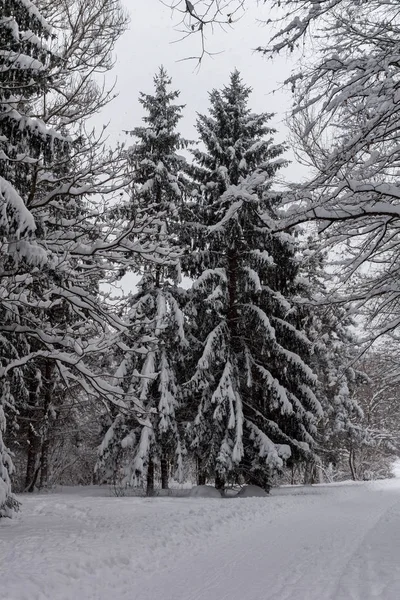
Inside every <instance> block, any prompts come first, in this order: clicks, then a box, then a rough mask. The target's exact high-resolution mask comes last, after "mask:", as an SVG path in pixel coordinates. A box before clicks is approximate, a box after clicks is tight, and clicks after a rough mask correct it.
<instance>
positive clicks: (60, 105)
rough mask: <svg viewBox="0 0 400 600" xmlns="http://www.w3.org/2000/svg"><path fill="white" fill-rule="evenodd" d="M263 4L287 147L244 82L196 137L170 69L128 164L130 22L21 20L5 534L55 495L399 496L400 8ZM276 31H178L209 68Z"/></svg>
mask: <svg viewBox="0 0 400 600" xmlns="http://www.w3.org/2000/svg"><path fill="white" fill-rule="evenodd" d="M264 4H265V5H267V8H268V9H269V11H270V12H269V13H268V14H269V18H270V19H271V22H270V23H269V24H268V25H266V26H265V27H264V28H263V29H258V30H257V31H258V32H259V40H257V41H256V42H255V43H257V44H259V46H260V47H259V48H258V53H259V54H260V55H263V56H265V57H268V59H269V60H265V61H263V62H262V63H260V67H259V69H260V71H259V80H260V85H261V83H262V80H263V78H264V77H267V76H268V75H267V73H268V69H269V68H270V65H272V64H274V61H276V60H278V61H279V60H281V59H280V58H279V57H280V56H281V55H282V54H285V53H288V54H289V55H290V53H292V54H293V61H292V68H293V70H292V72H291V74H290V76H289V77H288V80H287V82H286V85H287V86H288V89H289V90H290V94H291V104H292V108H291V111H290V116H289V118H288V123H287V126H288V130H289V133H288V136H287V140H286V141H284V142H281V141H280V140H281V138H282V136H281V134H280V133H279V132H277V131H276V130H275V129H274V127H273V125H272V123H273V119H274V117H273V115H272V114H271V112H272V111H271V110H270V107H269V106H268V96H266V97H265V106H264V108H263V111H265V112H262V111H255V110H254V108H253V105H252V90H251V88H250V87H249V86H248V82H247V81H246V72H245V71H243V72H239V71H238V70H237V69H235V68H233V69H231V72H226V73H223V74H222V73H221V74H220V80H219V83H218V86H216V87H215V88H211V89H209V90H208V92H209V97H208V106H207V109H206V110H205V111H201V112H200V113H199V114H198V115H197V118H196V119H195V123H194V125H195V127H196V129H195V131H196V136H195V139H191V140H187V139H185V136H184V135H183V134H182V133H181V119H182V117H183V115H184V114H185V111H186V110H187V108H186V107H185V105H184V102H183V100H182V99H181V98H182V97H184V96H185V90H184V89H182V90H177V89H176V86H175V85H174V81H173V80H172V79H171V77H170V76H169V74H168V65H167V64H164V65H163V66H160V67H159V68H158V69H157V71H156V72H155V74H154V78H153V80H151V77H150V78H149V81H148V82H147V83H146V85H145V86H144V87H143V90H142V93H141V94H140V97H139V102H140V105H141V110H142V115H143V117H142V118H141V119H140V118H139V119H138V121H137V123H136V124H135V125H134V126H133V127H129V126H128V127H127V129H128V131H127V132H124V131H122V129H123V127H122V128H121V132H119V133H120V135H119V137H118V139H121V140H124V143H121V144H120V143H117V142H115V136H114V137H113V136H111V137H110V138H108V137H107V136H108V133H107V128H106V127H102V126H100V127H99V126H98V123H99V122H101V120H102V118H103V117H102V116H101V115H104V114H110V115H112V114H113V112H112V110H113V109H109V108H107V106H111V107H112V102H113V98H114V95H115V92H117V91H118V82H117V83H116V85H115V86H113V84H112V83H111V84H110V81H112V79H113V77H112V73H113V64H114V58H115V57H114V49H115V45H116V43H117V41H118V39H119V38H120V36H121V35H122V34H123V33H124V32H125V31H127V30H128V28H129V19H128V14H127V11H126V10H125V9H124V7H123V6H122V5H121V3H120V0H57V2H55V1H54V0H35V1H34V2H31V1H30V0H0V40H1V51H0V69H1V86H0V236H1V238H0V239H1V241H0V243H1V252H0V349H1V351H0V516H11V514H12V513H13V511H14V510H17V509H18V502H17V501H16V499H15V496H14V494H13V492H22V491H28V492H31V491H33V490H36V489H38V488H39V489H42V488H48V487H52V486H54V485H56V484H89V483H92V482H95V483H106V484H109V485H110V486H112V488H113V489H114V491H115V493H117V494H124V493H129V490H132V489H134V488H135V489H136V488H139V489H140V490H143V491H144V492H146V493H147V494H149V495H152V494H154V493H156V492H157V490H158V489H159V488H164V489H166V488H168V487H169V486H175V485H177V484H178V483H179V482H188V481H189V482H192V483H195V482H196V481H197V482H198V483H200V484H201V483H205V482H209V483H211V484H213V485H215V486H216V487H217V488H218V489H221V490H222V489H223V488H225V487H226V486H230V485H238V484H243V483H251V484H257V485H259V486H261V487H263V488H265V489H268V488H269V487H270V486H271V485H278V484H279V483H299V482H306V483H313V482H317V481H335V480H342V479H348V478H349V477H351V478H353V479H369V478H375V477H376V478H381V477H387V476H390V473H391V467H392V464H393V462H394V460H395V459H396V457H397V455H398V453H399V434H398V427H399V423H400V405H399V401H398V393H397V389H398V380H399V374H400V371H399V367H400V362H399V349H398V336H399V329H398V326H399V323H400V313H399V300H400V295H399V292H400V287H399V272H398V252H399V242H400V238H399V223H400V219H399V217H400V208H399V198H400V188H399V187H398V171H397V169H398V168H399V145H398V123H399V111H400V79H399V75H398V65H399V55H400V42H399V40H400V36H399V33H400V31H399V29H400V14H399V11H398V3H397V2H394V1H393V2H390V1H385V2H382V1H380V0H369V1H368V2H366V1H364V0H359V1H357V2H354V0H353V1H351V2H350V1H349V0H330V1H329V2H313V1H311V0H310V1H308V0H283V1H282V0H281V1H280V2H274V1H273V0H271V1H270V2H266V3H264ZM155 6H156V10H158V11H160V14H161V13H164V14H165V10H166V7H165V4H164V6H163V4H162V3H156V4H155ZM262 8H265V7H261V6H259V5H258V4H257V3H255V2H250V0H248V1H247V2H246V1H243V0H242V1H240V0H231V1H229V0H227V2H226V3H224V4H223V3H221V2H219V0H206V1H199V2H197V3H193V4H192V3H190V2H186V1H181V2H179V1H177V2H176V3H174V9H173V11H172V17H173V21H172V22H171V33H172V32H173V25H174V24H175V25H176V32H177V33H179V35H180V36H181V37H182V38H183V40H182V42H181V43H182V55H183V57H184V56H185V55H184V48H185V47H184V43H185V41H187V40H188V39H189V40H193V42H194V48H195V51H196V52H195V55H194V56H193V63H192V64H193V68H194V69H196V68H200V69H205V68H208V67H206V66H205V65H206V63H207V61H211V60H212V58H211V57H210V56H209V53H210V52H211V50H210V46H209V45H208V44H215V41H214V38H213V34H214V37H215V36H216V32H217V33H218V32H220V31H221V30H224V29H228V30H229V29H230V28H231V27H233V28H235V25H236V24H237V20H238V19H239V18H240V17H241V16H243V15H245V14H246V13H245V11H246V10H247V9H248V10H249V11H250V12H251V11H253V12H255V14H257V11H258V10H260V11H261V10H262ZM132 18H134V14H133V17H132ZM152 18H153V28H154V30H157V16H156V14H154V15H153V17H152ZM225 39H228V36H227V37H226V38H225V37H223V36H222V37H221V36H220V37H219V38H218V40H219V42H220V43H221V44H222V45H223V43H224V40H225ZM278 55H279V56H278ZM277 56H278V58H276V57H277ZM186 57H187V58H190V57H191V55H188V56H186ZM135 60H140V58H137V57H135V58H133V59H132V66H131V68H132V71H133V73H134V71H135ZM250 60H254V61H256V60H259V58H258V55H255V56H253V58H251V59H250ZM163 62H164V61H163V55H162V54H160V58H159V64H160V65H161V64H162V63H163ZM217 64H218V56H216V57H214V61H213V66H215V65H217ZM192 76H193V77H196V74H195V73H194V74H193V75H192ZM187 86H188V88H189V87H190V80H187ZM107 111H109V112H107ZM110 111H111V112H110ZM191 113H192V114H193V107H191ZM117 118H120V117H118V116H117V115H116V119H117ZM281 118H283V115H282V116H281ZM115 122H116V121H114V125H112V123H111V124H110V127H111V129H112V127H113V126H114V127H115ZM129 122H130V120H129ZM94 123H95V124H96V127H95V128H93V124H94ZM289 159H290V160H291V161H294V162H295V163H299V164H302V165H303V167H302V170H301V172H302V173H303V174H305V178H304V177H303V176H302V177H299V178H298V179H299V180H298V181H297V182H294V183H289V181H288V179H287V178H286V179H284V178H283V174H284V173H285V168H286V166H287V163H288V160H289ZM299 171H300V170H299ZM291 172H292V173H296V172H298V171H296V170H292V171H291ZM300 179H301V180H300ZM127 281H130V282H132V281H135V282H137V285H136V286H135V287H134V286H132V285H130V288H131V289H130V290H129V286H128V285H127V284H126V282H127ZM124 282H125V283H124ZM121 290H122V291H123V292H124V293H122V291H121Z"/></svg>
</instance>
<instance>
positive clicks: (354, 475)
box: [349, 448, 357, 481]
mask: <svg viewBox="0 0 400 600" xmlns="http://www.w3.org/2000/svg"><path fill="white" fill-rule="evenodd" d="M355 458H356V457H355V451H354V449H353V448H351V450H350V452H349V467H350V472H351V478H352V480H353V481H357V471H356V464H355Z"/></svg>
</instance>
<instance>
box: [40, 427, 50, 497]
mask: <svg viewBox="0 0 400 600" xmlns="http://www.w3.org/2000/svg"><path fill="white" fill-rule="evenodd" d="M49 450H50V440H49V438H48V437H46V439H45V440H44V441H43V443H42V454H41V456H40V483H39V486H40V488H45V487H47V485H48V483H49Z"/></svg>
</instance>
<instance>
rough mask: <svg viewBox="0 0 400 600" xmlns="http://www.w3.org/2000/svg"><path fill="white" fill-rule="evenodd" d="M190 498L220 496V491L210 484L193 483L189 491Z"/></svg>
mask: <svg viewBox="0 0 400 600" xmlns="http://www.w3.org/2000/svg"><path fill="white" fill-rule="evenodd" d="M189 496H191V497H192V498H221V494H220V492H219V491H218V490H217V489H216V488H215V487H214V486H212V485H195V486H194V487H192V489H191V490H190V491H189Z"/></svg>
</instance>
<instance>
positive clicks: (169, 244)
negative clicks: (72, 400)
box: [102, 68, 187, 494]
mask: <svg viewBox="0 0 400 600" xmlns="http://www.w3.org/2000/svg"><path fill="white" fill-rule="evenodd" d="M170 84H171V79H170V78H169V77H168V75H167V73H166V72H165V70H164V69H163V68H160V70H159V72H158V74H157V75H156V76H155V78H154V87H155V90H154V94H143V93H142V94H141V95H140V98H139V101H140V103H141V104H142V106H143V108H144V109H145V111H146V114H145V116H144V118H143V121H144V125H143V126H142V127H137V128H136V129H134V130H133V131H132V135H133V136H134V137H135V138H136V139H137V140H138V141H137V143H136V144H135V145H134V146H133V147H132V148H131V149H130V151H129V168H130V169H132V170H133V188H132V194H131V198H130V200H129V202H128V203H127V204H126V206H124V207H122V208H121V211H122V212H123V213H124V215H125V217H126V219H128V220H130V221H134V222H135V223H136V227H139V228H140V227H142V229H143V234H141V235H139V236H138V237H137V239H138V241H139V242H142V243H143V244H145V243H147V244H150V246H151V247H152V251H153V256H152V257H149V259H147V260H146V257H145V256H142V257H141V258H140V260H139V261H138V262H133V263H132V266H131V270H132V271H133V272H135V273H137V274H141V281H140V284H139V286H138V288H139V291H138V293H137V294H135V295H133V296H132V297H131V298H130V300H129V311H128V315H127V317H128V325H129V329H130V332H131V335H130V336H129V335H128V336H127V337H126V339H125V344H126V346H128V347H129V350H128V351H127V352H126V353H125V355H124V358H123V360H122V363H121V365H120V367H119V369H118V371H117V374H116V382H118V380H119V381H120V383H121V385H122V386H123V388H124V390H125V393H126V397H125V404H126V405H127V406H129V407H130V409H131V414H130V416H128V417H127V418H124V417H123V416H122V415H121V414H119V415H118V416H117V417H116V420H115V421H114V423H113V424H112V426H111V429H110V430H109V434H108V435H107V436H106V443H105V444H103V447H102V453H103V457H104V460H103V462H104V463H105V464H106V465H107V462H108V461H109V459H110V458H111V457H114V459H113V462H112V465H111V467H110V465H108V469H110V468H111V471H112V470H115V468H117V467H118V465H117V464H116V463H118V460H117V459H116V458H115V456H120V457H121V458H122V459H123V462H124V461H125V464H123V465H122V467H123V470H124V477H125V479H124V480H125V481H131V480H132V478H135V477H136V476H141V475H143V474H145V473H147V492H148V493H149V494H151V493H152V490H153V488H154V464H155V463H156V462H158V463H159V464H160V465H161V474H162V484H163V487H167V485H168V463H169V461H173V462H174V464H175V465H176V466H177V467H178V469H179V468H180V466H181V460H182V445H181V435H180V432H179V428H178V426H177V421H176V409H177V406H178V381H179V377H180V375H179V372H180V369H181V365H182V351H183V349H184V348H185V346H186V344H187V342H186V339H185V333H184V320H183V314H182V310H181V305H182V299H183V296H184V292H183V291H182V290H181V289H180V288H179V284H180V255H181V252H182V251H181V248H180V245H179V244H180V232H179V218H180V214H181V206H182V202H183V196H184V193H185V188H186V181H185V178H184V175H183V173H184V171H185V169H186V161H185V159H184V157H183V156H181V155H180V154H179V152H180V151H181V150H182V149H184V148H186V147H187V141H186V140H184V139H183V138H182V137H181V135H180V134H179V133H178V132H177V125H178V123H179V120H180V118H181V113H182V108H183V107H182V106H180V105H178V104H176V102H175V101H176V100H177V98H178V97H179V92H177V91H171V90H170V89H169V88H170ZM154 253H155V255H156V257H157V258H156V259H155V260H154ZM117 432H119V433H117ZM111 433H112V435H111ZM121 437H122V438H123V439H121ZM121 447H124V448H129V451H127V452H125V453H121ZM107 456H108V457H109V458H107ZM120 466H121V465H120Z"/></svg>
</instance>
